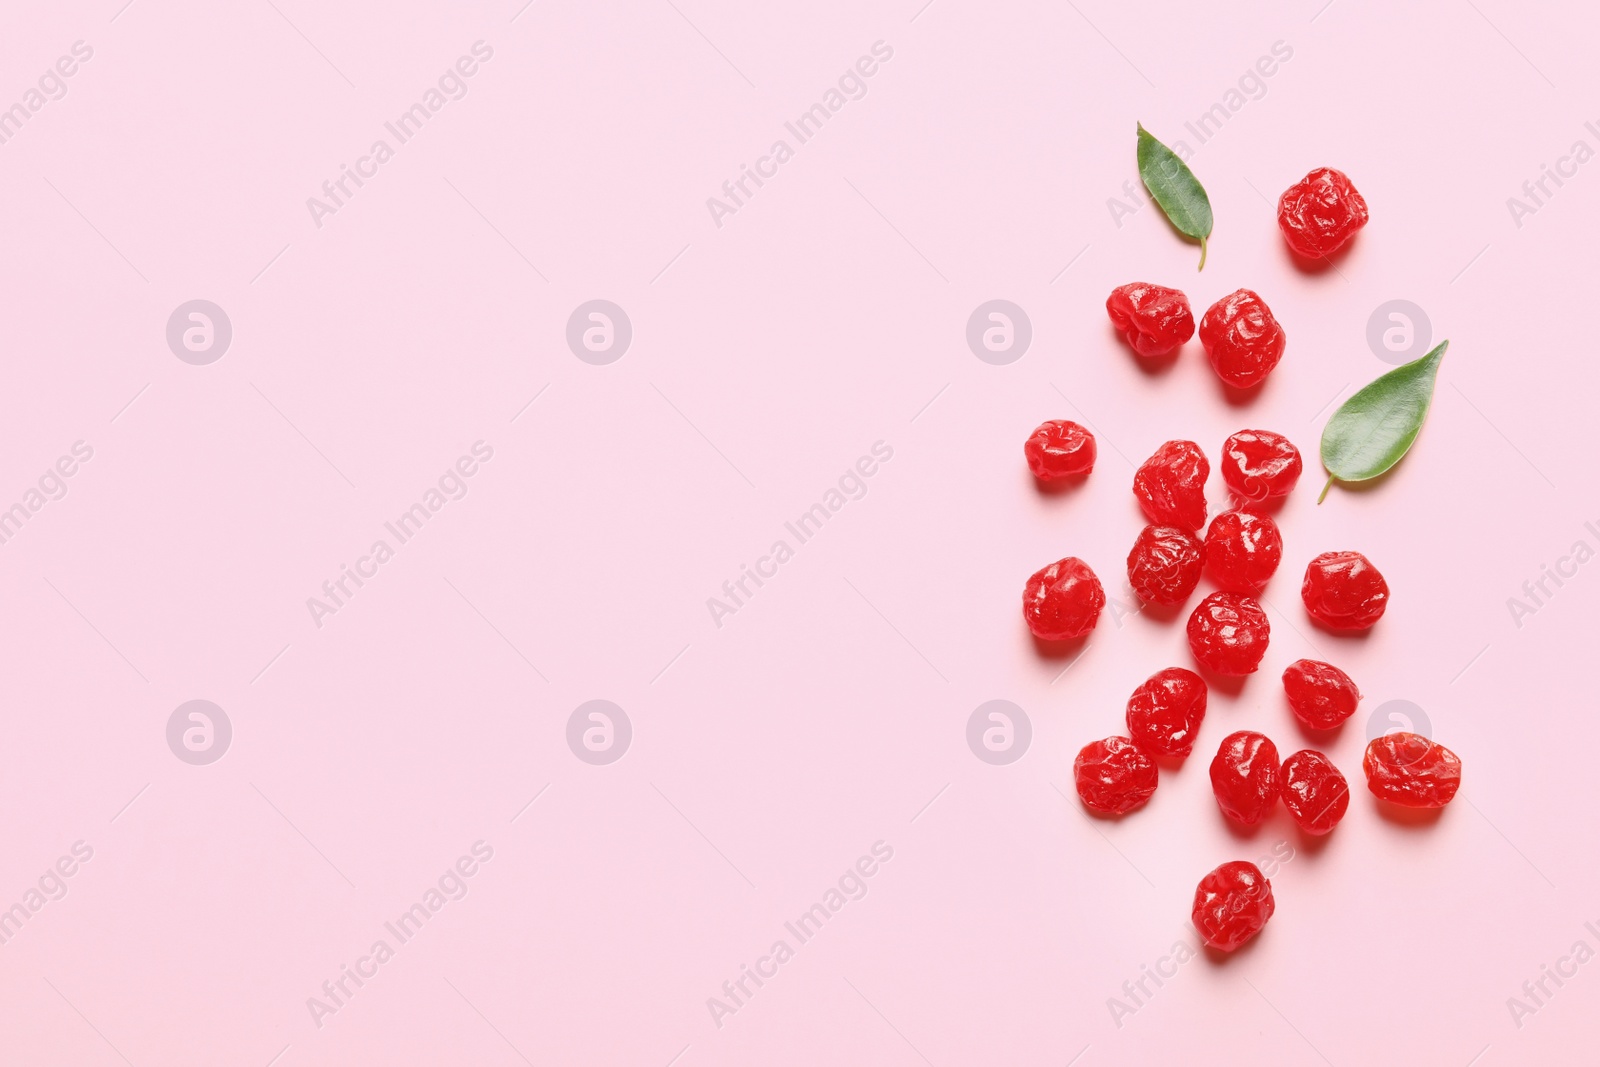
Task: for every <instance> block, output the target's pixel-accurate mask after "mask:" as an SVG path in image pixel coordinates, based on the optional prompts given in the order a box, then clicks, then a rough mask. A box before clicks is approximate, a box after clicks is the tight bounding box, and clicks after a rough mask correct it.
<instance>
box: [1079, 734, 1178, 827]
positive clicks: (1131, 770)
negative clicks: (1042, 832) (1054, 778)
mask: <svg viewBox="0 0 1600 1067" xmlns="http://www.w3.org/2000/svg"><path fill="white" fill-rule="evenodd" d="M1072 777H1073V780H1074V781H1075V782H1076V783H1077V786H1078V796H1079V797H1081V798H1083V803H1084V804H1085V805H1086V806H1087V807H1088V808H1089V809H1090V810H1091V811H1097V812H1099V813H1100V814H1102V815H1123V814H1126V813H1127V812H1130V811H1132V810H1133V809H1134V808H1137V807H1139V806H1141V805H1142V804H1144V802H1145V801H1147V800H1149V799H1150V796H1151V794H1153V793H1154V792H1155V791H1156V783H1157V781H1158V779H1159V777H1160V776H1159V772H1158V771H1157V770H1156V763H1155V760H1153V759H1151V758H1150V757H1149V756H1148V755H1146V754H1145V753H1144V752H1142V751H1140V750H1139V746H1137V745H1135V744H1134V743H1133V742H1132V741H1131V740H1130V739H1128V738H1126V737H1108V738H1106V739H1105V740H1104V741H1091V742H1090V743H1089V744H1087V745H1084V746H1083V749H1082V750H1081V751H1080V752H1079V753H1078V758H1077V759H1076V760H1074V761H1073V763H1072Z"/></svg>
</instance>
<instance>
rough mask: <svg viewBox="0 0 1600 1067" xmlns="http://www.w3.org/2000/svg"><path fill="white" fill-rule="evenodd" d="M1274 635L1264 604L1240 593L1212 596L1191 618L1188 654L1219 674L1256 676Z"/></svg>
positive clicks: (1213, 594)
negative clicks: (1262, 607) (1262, 608)
mask: <svg viewBox="0 0 1600 1067" xmlns="http://www.w3.org/2000/svg"><path fill="white" fill-rule="evenodd" d="M1271 635H1272V627H1271V626H1270V625H1268V623H1267V615H1266V612H1264V611H1262V610H1261V605H1260V604H1258V603H1256V600H1255V598H1254V597H1248V596H1244V595H1242V594H1240V593H1212V594H1211V595H1210V596H1208V597H1206V598H1205V599H1204V600H1202V601H1200V603H1199V605H1198V606H1197V607H1196V608H1195V609H1194V614H1192V615H1190V616H1189V651H1191V652H1193V653H1194V658H1195V659H1196V660H1197V661H1199V663H1200V664H1201V666H1203V667H1206V668H1208V669H1210V670H1213V671H1215V672H1217V673H1218V674H1235V675H1237V674H1253V673H1255V669H1256V668H1257V667H1259V666H1260V665H1261V657H1262V656H1264V655H1266V653H1267V641H1268V640H1269V639H1270V637H1271Z"/></svg>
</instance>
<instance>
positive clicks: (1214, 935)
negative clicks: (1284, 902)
mask: <svg viewBox="0 0 1600 1067" xmlns="http://www.w3.org/2000/svg"><path fill="white" fill-rule="evenodd" d="M1275 907H1276V904H1275V902H1274V901H1273V899H1272V883H1271V882H1269V881H1267V876H1266V875H1264V874H1262V873H1261V868H1259V867H1257V866H1256V865H1255V864H1253V863H1246V862H1245V861H1244V860H1234V861H1233V862H1231V863H1224V864H1223V865H1222V866H1220V867H1218V868H1217V869H1216V870H1214V871H1212V872H1211V873H1210V874H1208V875H1206V876H1205V877H1204V878H1202V879H1200V885H1199V887H1198V888H1197V889H1195V891H1194V908H1193V909H1192V910H1191V911H1190V913H1189V917H1190V919H1192V920H1193V921H1194V928H1195V930H1197V931H1198V932H1199V934H1200V938H1201V940H1203V941H1204V942H1205V943H1206V944H1208V945H1210V946H1211V947H1212V948H1218V949H1221V950H1222V951H1224V952H1232V951H1233V950H1234V949H1236V948H1238V947H1239V946H1240V945H1242V944H1244V943H1245V942H1246V941H1248V940H1250V939H1251V938H1252V937H1254V936H1256V934H1258V933H1260V932H1261V928H1262V927H1263V926H1265V925H1267V920H1268V919H1270V918H1272V912H1273V910H1274V908H1275Z"/></svg>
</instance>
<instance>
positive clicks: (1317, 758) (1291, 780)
mask: <svg viewBox="0 0 1600 1067" xmlns="http://www.w3.org/2000/svg"><path fill="white" fill-rule="evenodd" d="M1280 781H1281V789H1282V793H1283V806H1284V807H1286V808H1288V809H1289V817H1290V818H1292V819H1293V820H1294V823H1295V825H1296V826H1298V827H1300V829H1302V830H1304V831H1305V832H1306V833H1308V834H1325V833H1327V832H1328V831H1330V830H1332V829H1333V828H1334V827H1335V826H1337V825H1339V820H1340V819H1342V818H1344V813H1345V809H1347V808H1348V807H1350V783H1348V782H1346V781H1345V780H1344V775H1342V774H1340V773H1339V768H1337V767H1335V766H1334V765H1333V762H1332V761H1331V760H1329V759H1328V757H1327V756H1324V755H1323V754H1322V753H1320V752H1315V751H1313V750H1311V749H1309V748H1307V749H1302V750H1301V751H1299V752H1296V753H1295V754H1294V755H1292V756H1290V757H1289V758H1288V759H1286V760H1284V761H1283V767H1282V768H1281V773H1280Z"/></svg>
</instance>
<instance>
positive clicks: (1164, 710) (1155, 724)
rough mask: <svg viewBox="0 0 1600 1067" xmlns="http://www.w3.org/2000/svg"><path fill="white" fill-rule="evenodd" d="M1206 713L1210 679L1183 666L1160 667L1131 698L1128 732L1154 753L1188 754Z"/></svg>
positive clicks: (1135, 740) (1173, 755) (1175, 755)
mask: <svg viewBox="0 0 1600 1067" xmlns="http://www.w3.org/2000/svg"><path fill="white" fill-rule="evenodd" d="M1205 717H1206V683H1205V681H1204V680H1203V679H1202V678H1201V677H1200V676H1199V675H1198V674H1196V673H1194V671H1186V670H1184V669H1183V668H1182V667H1168V668H1167V669H1166V670H1164V671H1157V672H1156V673H1154V674H1152V675H1151V676H1150V677H1149V678H1147V679H1145V682H1144V684H1143V685H1141V686H1139V688H1137V689H1135V690H1134V691H1133V695H1132V696H1130V697H1129V698H1128V735H1129V736H1130V737H1132V738H1133V741H1134V743H1135V744H1137V745H1138V746H1139V747H1140V748H1142V749H1144V750H1145V751H1146V752H1148V753H1150V754H1151V755H1154V756H1167V757H1171V758H1175V759H1182V758H1183V757H1185V756H1187V755H1188V754H1189V753H1190V752H1191V751H1192V750H1193V749H1194V742H1195V738H1196V737H1198V736H1199V734H1200V723H1201V721H1202V720H1203V719H1205Z"/></svg>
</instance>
